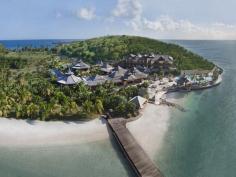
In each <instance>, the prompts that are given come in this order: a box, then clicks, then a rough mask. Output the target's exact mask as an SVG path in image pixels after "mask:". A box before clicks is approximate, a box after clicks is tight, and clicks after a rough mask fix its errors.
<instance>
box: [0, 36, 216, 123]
mask: <svg viewBox="0 0 236 177" xmlns="http://www.w3.org/2000/svg"><path fill="white" fill-rule="evenodd" d="M151 52H154V53H160V54H169V55H171V56H173V57H175V59H176V61H175V62H176V66H177V67H178V68H179V69H193V68H198V69H209V68H211V67H212V66H213V64H212V63H209V62H208V61H206V60H204V59H203V58H202V57H200V56H198V55H195V54H193V53H191V52H189V51H187V50H185V49H184V48H182V47H179V46H177V45H172V44H165V43H163V42H159V41H156V40H152V39H147V38H142V37H130V36H108V37H102V38H95V39H90V40H86V41H80V42H73V43H72V44H68V45H60V46H58V47H57V48H52V49H48V48H40V49H33V48H27V47H26V48H22V49H17V50H7V49H5V48H4V47H3V46H1V45H0V117H16V118H31V119H40V120H54V119H63V120H75V119H88V118H93V117H97V115H98V114H102V113H105V112H107V111H110V110H113V114H114V115H115V116H123V117H130V116H133V115H135V114H136V113H137V108H136V107H135V105H134V104H133V103H131V102H129V100H130V99H131V98H132V97H134V96H137V95H140V93H142V94H144V95H143V96H145V90H146V87H147V84H142V85H139V86H129V87H124V88H121V87H117V86H115V85H113V84H111V83H106V84H104V85H102V86H99V87H97V88H96V89H91V88H89V87H88V86H86V85H84V84H83V83H79V84H77V85H74V86H59V85H58V84H57V83H56V82H55V81H56V80H55V78H54V77H53V76H51V75H50V72H49V70H50V69H52V68H61V69H63V68H64V69H65V66H67V64H68V63H71V60H70V59H69V57H82V58H83V59H84V60H85V61H87V62H90V63H95V61H97V59H101V60H105V61H108V60H109V61H117V60H120V59H122V58H123V57H125V56H126V55H128V54H130V53H151ZM62 55H63V56H62ZM95 73H98V70H97V69H96V67H93V68H91V73H90V74H95ZM79 74H80V75H81V73H79Z"/></svg>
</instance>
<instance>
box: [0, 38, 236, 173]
mask: <svg viewBox="0 0 236 177" xmlns="http://www.w3.org/2000/svg"><path fill="white" fill-rule="evenodd" d="M40 42H42V41H40ZM40 42H36V41H34V42H33V43H34V44H35V43H38V46H40V45H42V43H41V44H39V43H40ZM43 42H45V41H43ZM169 42H170V41H169ZM171 42H173V43H176V44H179V45H181V46H184V47H186V48H187V49H189V50H191V51H193V52H195V53H197V54H200V55H202V56H204V57H205V58H207V59H209V60H210V61H213V62H214V63H216V64H217V65H219V66H220V67H222V68H223V69H224V74H223V82H222V84H221V85H220V86H218V87H215V88H212V89H208V90H203V91H197V92H191V93H185V94H177V95H176V96H178V97H180V98H181V99H183V100H184V105H183V106H184V107H185V108H186V109H187V112H180V111H178V110H175V109H173V110H172V112H171V119H170V124H169V128H168V131H167V133H166V135H165V137H164V142H163V146H162V149H161V150H160V152H159V153H158V155H157V156H156V157H154V159H155V163H157V164H158V165H159V167H160V169H161V171H162V172H163V173H164V175H165V177H236V77H235V73H236V41H171ZM0 43H1V42H0ZM45 43H46V45H49V44H52V41H51V42H50V41H49V43H48V42H45ZM24 44H25V42H24ZM27 44H32V42H31V43H30V42H27ZM5 45H7V47H8V48H12V47H13V48H14V46H15V47H16V46H18V45H19V43H18V41H17V42H16V43H14V42H13V41H10V42H7V41H6V42H5ZM147 131H148V127H147ZM32 176H34V177H64V176H67V177H131V176H133V174H132V172H131V171H130V169H129V168H127V164H126V163H125V162H124V159H123V158H122V156H121V154H119V153H118V151H116V150H115V149H114V146H112V143H111V142H110V141H109V140H107V141H104V142H96V143H89V144H85V145H78V146H76V145H75V146H60V147H41V148H40V147H32V148H20V149H18V148H14V147H12V148H3V147H0V177H32Z"/></svg>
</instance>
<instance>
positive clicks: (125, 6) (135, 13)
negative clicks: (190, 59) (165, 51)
mask: <svg viewBox="0 0 236 177" xmlns="http://www.w3.org/2000/svg"><path fill="white" fill-rule="evenodd" d="M111 18H112V19H113V21H112V22H114V21H115V19H119V20H120V21H121V22H124V24H125V25H126V26H127V27H129V28H130V29H131V30H133V31H132V32H133V33H135V34H137V35H138V34H141V35H145V36H150V37H156V38H172V39H236V25H229V24H224V23H219V22H217V23H208V24H198V23H194V22H192V21H190V20H189V19H178V18H172V17H170V16H168V15H161V16H159V17H158V18H157V19H156V20H151V19H148V18H147V17H145V16H144V14H143V7H142V4H141V2H140V0H117V4H116V6H115V8H114V9H113V10H112V17H111Z"/></svg>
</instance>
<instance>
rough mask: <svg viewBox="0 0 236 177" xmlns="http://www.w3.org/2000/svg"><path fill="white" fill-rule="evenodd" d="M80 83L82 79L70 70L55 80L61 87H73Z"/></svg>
mask: <svg viewBox="0 0 236 177" xmlns="http://www.w3.org/2000/svg"><path fill="white" fill-rule="evenodd" d="M81 81H82V79H81V78H80V77H77V76H75V75H74V73H73V72H72V71H71V70H69V71H68V72H67V73H65V75H63V76H62V77H59V78H58V79H57V82H58V83H59V84H63V85H73V84H77V83H79V82H81Z"/></svg>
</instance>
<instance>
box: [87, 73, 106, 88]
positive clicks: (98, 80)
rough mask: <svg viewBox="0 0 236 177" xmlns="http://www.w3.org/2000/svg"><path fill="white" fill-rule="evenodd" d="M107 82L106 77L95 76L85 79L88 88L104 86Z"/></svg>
mask: <svg viewBox="0 0 236 177" xmlns="http://www.w3.org/2000/svg"><path fill="white" fill-rule="evenodd" d="M107 80H108V77H107V76H100V75H96V76H91V77H88V78H86V81H85V83H86V84H87V85H89V86H96V85H99V84H104V83H105V82H106V81H107Z"/></svg>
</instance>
